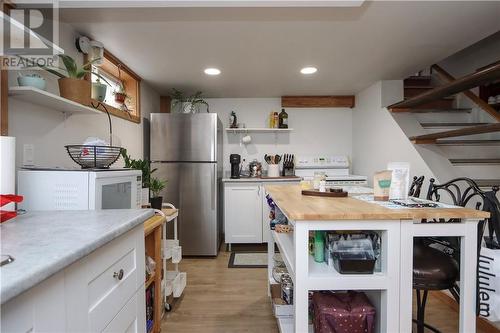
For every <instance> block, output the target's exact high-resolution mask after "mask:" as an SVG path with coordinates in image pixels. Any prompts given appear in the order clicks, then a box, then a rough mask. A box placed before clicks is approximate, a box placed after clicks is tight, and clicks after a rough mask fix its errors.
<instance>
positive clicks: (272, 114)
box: [269, 111, 274, 128]
mask: <svg viewBox="0 0 500 333" xmlns="http://www.w3.org/2000/svg"><path fill="white" fill-rule="evenodd" d="M269 128H274V112H273V111H271V113H270V114H269Z"/></svg>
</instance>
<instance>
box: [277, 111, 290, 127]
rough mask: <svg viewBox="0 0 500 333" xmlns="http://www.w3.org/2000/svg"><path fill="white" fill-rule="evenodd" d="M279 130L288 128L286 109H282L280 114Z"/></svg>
mask: <svg viewBox="0 0 500 333" xmlns="http://www.w3.org/2000/svg"><path fill="white" fill-rule="evenodd" d="M279 128H288V113H286V112H285V109H281V112H280V114H279Z"/></svg>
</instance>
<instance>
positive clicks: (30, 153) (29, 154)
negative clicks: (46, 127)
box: [23, 143, 35, 166]
mask: <svg viewBox="0 0 500 333" xmlns="http://www.w3.org/2000/svg"><path fill="white" fill-rule="evenodd" d="M23 165H24V166H33V165H35V145H34V144H31V143H29V144H28V143H27V144H24V145H23Z"/></svg>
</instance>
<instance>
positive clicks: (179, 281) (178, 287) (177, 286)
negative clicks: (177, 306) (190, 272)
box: [173, 272, 187, 298]
mask: <svg viewBox="0 0 500 333" xmlns="http://www.w3.org/2000/svg"><path fill="white" fill-rule="evenodd" d="M186 284H187V273H185V272H181V273H179V274H178V277H177V278H176V279H175V281H174V290H173V293H174V297H175V298H177V297H181V295H182V292H183V291H184V288H186Z"/></svg>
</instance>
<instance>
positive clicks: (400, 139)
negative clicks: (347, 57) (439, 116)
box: [352, 81, 435, 184]
mask: <svg viewBox="0 0 500 333" xmlns="http://www.w3.org/2000/svg"><path fill="white" fill-rule="evenodd" d="M385 83H387V82H383V81H379V82H377V83H375V84H373V85H372V86H370V87H368V88H367V89H365V90H363V91H361V92H360V93H358V94H357V95H356V107H355V108H354V110H353V117H352V133H353V142H352V145H353V147H352V150H353V157H352V161H353V173H355V174H360V175H366V176H368V180H369V183H370V184H372V183H373V174H374V173H375V172H377V171H380V170H384V169H386V167H387V163H388V162H409V163H410V165H411V167H410V168H411V170H410V172H411V175H412V176H420V175H425V177H426V179H430V178H431V177H434V178H435V176H434V174H433V172H432V171H431V170H430V169H429V167H428V166H427V164H426V163H425V161H424V160H423V159H422V158H421V156H420V155H419V153H418V152H417V151H416V150H415V148H414V146H413V144H412V143H411V142H410V140H408V137H407V136H406V135H405V133H403V131H402V130H401V128H400V127H399V125H398V123H396V121H395V120H394V118H393V117H392V115H391V114H390V113H389V111H388V110H387V109H386V108H385V107H383V106H382V105H387V103H389V102H388V98H390V96H388V94H392V93H397V91H398V89H384V88H386V87H385V86H384V85H385ZM389 86H392V84H390V85H389ZM396 99H397V98H396Z"/></svg>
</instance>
